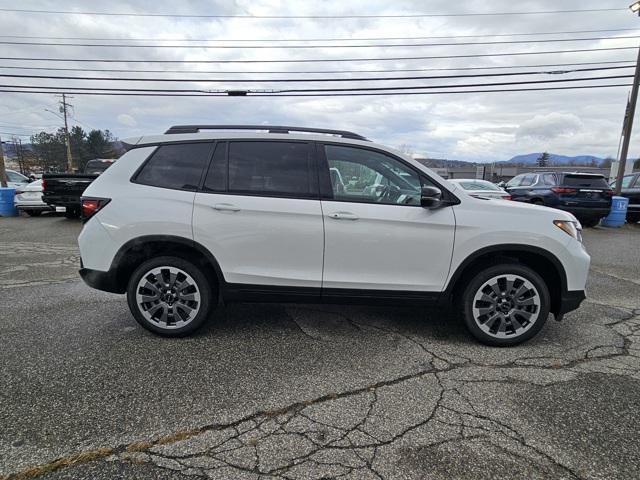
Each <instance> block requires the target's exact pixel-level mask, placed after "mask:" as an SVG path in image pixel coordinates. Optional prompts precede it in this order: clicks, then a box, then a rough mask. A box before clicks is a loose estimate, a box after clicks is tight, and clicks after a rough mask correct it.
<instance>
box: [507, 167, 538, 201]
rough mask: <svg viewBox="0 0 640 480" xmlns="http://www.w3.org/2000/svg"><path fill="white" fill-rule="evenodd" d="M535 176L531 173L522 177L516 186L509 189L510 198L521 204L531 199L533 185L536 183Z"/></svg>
mask: <svg viewBox="0 0 640 480" xmlns="http://www.w3.org/2000/svg"><path fill="white" fill-rule="evenodd" d="M536 179H537V175H535V174H533V173H527V174H525V175H523V176H522V178H521V179H520V182H519V183H518V185H517V186H515V187H513V188H511V189H510V190H509V193H511V198H512V199H513V200H518V201H521V202H527V201H529V199H530V198H531V193H532V191H533V188H534V187H533V185H534V184H535V183H536Z"/></svg>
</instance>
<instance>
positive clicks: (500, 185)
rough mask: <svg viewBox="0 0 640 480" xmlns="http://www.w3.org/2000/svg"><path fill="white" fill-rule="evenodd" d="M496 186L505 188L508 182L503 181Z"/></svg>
mask: <svg viewBox="0 0 640 480" xmlns="http://www.w3.org/2000/svg"><path fill="white" fill-rule="evenodd" d="M496 185H498V186H499V187H500V188H504V187H505V185H506V182H505V181H504V180H503V181H501V182H498V183H497V184H496Z"/></svg>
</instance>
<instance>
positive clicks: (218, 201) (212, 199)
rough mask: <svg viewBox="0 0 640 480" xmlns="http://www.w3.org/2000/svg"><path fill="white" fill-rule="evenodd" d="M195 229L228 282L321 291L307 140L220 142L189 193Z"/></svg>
mask: <svg viewBox="0 0 640 480" xmlns="http://www.w3.org/2000/svg"><path fill="white" fill-rule="evenodd" d="M193 235H194V239H195V240H196V241H197V242H199V243H200V244H202V245H204V246H205V247H206V248H207V249H208V250H209V251H210V252H211V253H212V254H213V255H214V257H215V258H216V260H217V261H218V263H219V265H220V268H221V270H222V272H223V275H224V278H225V280H226V282H228V283H230V284H239V285H242V286H243V288H250V286H256V287H259V286H274V287H278V286H280V287H292V288H295V287H308V288H312V289H313V288H315V289H316V290H317V292H316V293H317V295H319V294H320V286H321V282H322V256H323V248H324V232H323V222H322V213H321V208H320V200H319V197H318V177H317V171H316V169H315V158H314V155H313V148H312V144H310V143H308V142H303V141H273V140H260V141H258V140H229V141H228V142H218V144H217V145H216V149H215V152H214V155H213V158H212V161H211V164H210V165H209V169H208V172H207V174H206V177H205V179H204V182H203V184H202V187H201V189H200V191H199V192H198V193H197V194H196V196H195V202H194V209H193Z"/></svg>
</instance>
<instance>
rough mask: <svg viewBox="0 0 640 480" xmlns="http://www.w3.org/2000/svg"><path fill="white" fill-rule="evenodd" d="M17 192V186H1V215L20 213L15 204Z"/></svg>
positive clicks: (7, 215)
mask: <svg viewBox="0 0 640 480" xmlns="http://www.w3.org/2000/svg"><path fill="white" fill-rule="evenodd" d="M15 194H16V189H15V188H11V187H0V217H15V216H17V215H18V209H17V208H16V206H15V205H14V204H13V197H14V196H15Z"/></svg>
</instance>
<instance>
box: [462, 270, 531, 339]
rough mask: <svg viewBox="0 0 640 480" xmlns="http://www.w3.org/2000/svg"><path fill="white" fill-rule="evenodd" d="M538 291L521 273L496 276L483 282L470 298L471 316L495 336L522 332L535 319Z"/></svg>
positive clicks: (513, 335)
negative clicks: (471, 299) (471, 301)
mask: <svg viewBox="0 0 640 480" xmlns="http://www.w3.org/2000/svg"><path fill="white" fill-rule="evenodd" d="M541 303H542V302H541V299H540V293H539V292H538V290H537V289H536V287H535V286H534V285H533V284H532V283H531V282H530V281H529V280H527V279H526V278H524V277H521V276H520V275H513V274H504V275H497V276H495V277H493V278H490V279H489V280H487V281H486V282H484V283H483V284H482V285H481V286H480V288H479V289H478V290H477V292H476V294H475V296H474V297H473V305H472V311H473V319H474V320H475V322H476V324H477V325H478V327H479V328H480V329H481V330H482V331H483V332H485V333H486V334H488V335H490V336H492V337H494V338H513V337H517V336H520V335H522V334H524V333H525V332H526V331H527V330H529V329H530V328H531V327H532V326H533V325H534V324H535V323H536V320H537V319H538V316H539V315H540V309H541Z"/></svg>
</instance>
